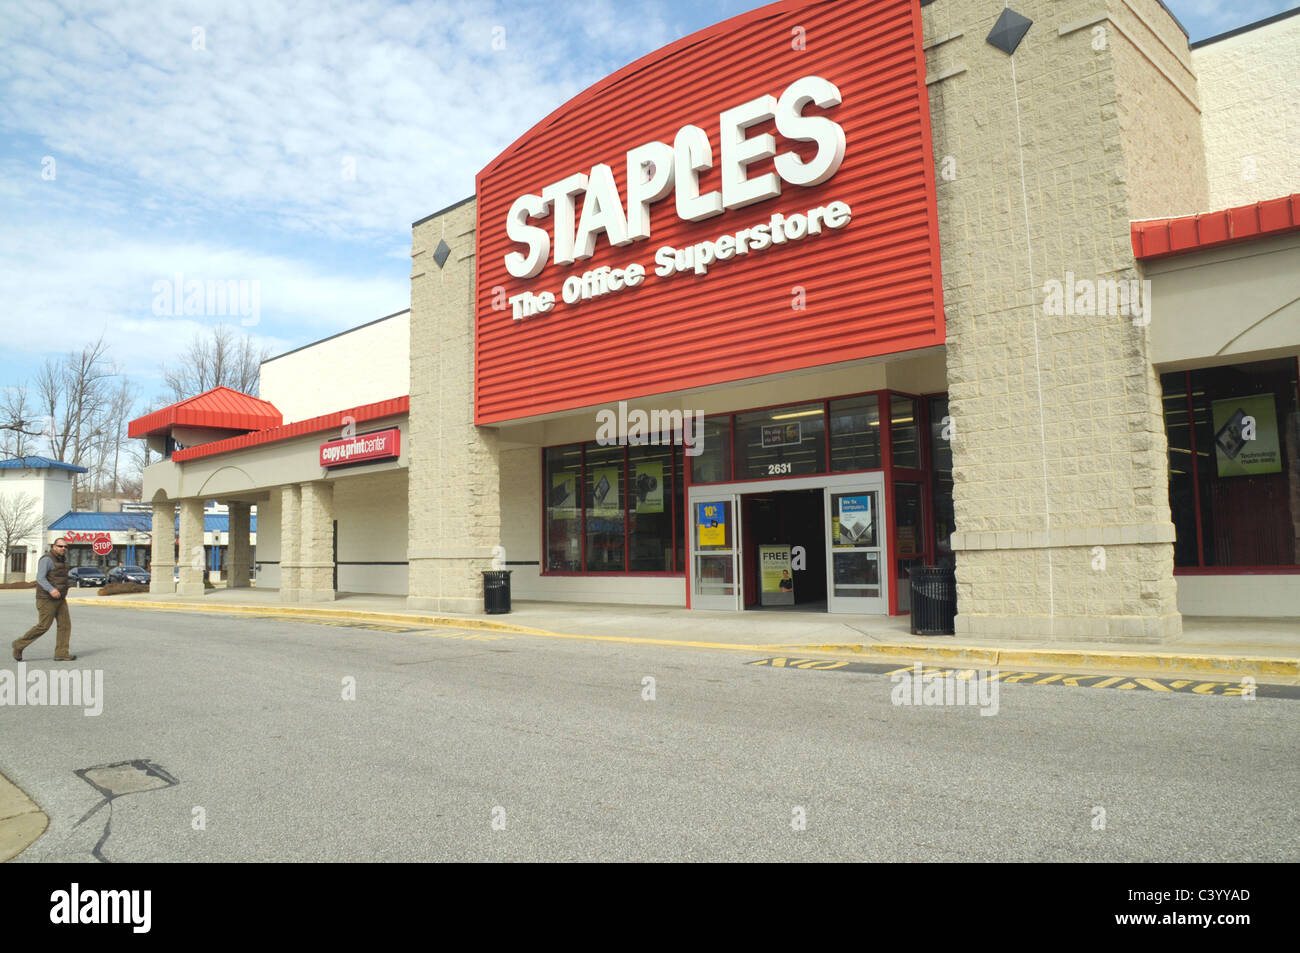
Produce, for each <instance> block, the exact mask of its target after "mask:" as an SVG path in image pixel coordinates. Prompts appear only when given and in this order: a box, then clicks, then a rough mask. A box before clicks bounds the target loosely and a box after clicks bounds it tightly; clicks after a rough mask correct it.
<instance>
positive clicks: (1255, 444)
mask: <svg viewBox="0 0 1300 953" xmlns="http://www.w3.org/2000/svg"><path fill="white" fill-rule="evenodd" d="M1210 406H1211V409H1212V411H1213V416H1214V459H1215V462H1216V463H1217V464H1218V468H1219V476H1221V477H1231V476H1253V475H1256V474H1263V473H1281V472H1282V453H1281V450H1280V448H1279V445H1278V439H1277V409H1276V405H1275V404H1274V401H1273V395H1272V394H1255V395H1253V396H1250V397H1230V398H1228V399H1227V400H1216V401H1214V403H1213V404H1211V405H1210Z"/></svg>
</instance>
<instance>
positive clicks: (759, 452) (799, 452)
mask: <svg viewBox="0 0 1300 953" xmlns="http://www.w3.org/2000/svg"><path fill="white" fill-rule="evenodd" d="M825 472H826V415H825V411H824V410H823V408H822V405H821V404H819V403H818V404H802V405H796V406H794V407H778V408H775V409H773V410H760V411H758V412H756V413H752V414H737V415H736V478H737V479H751V480H752V479H759V478H762V477H773V476H794V475H797V474H807V473H825Z"/></svg>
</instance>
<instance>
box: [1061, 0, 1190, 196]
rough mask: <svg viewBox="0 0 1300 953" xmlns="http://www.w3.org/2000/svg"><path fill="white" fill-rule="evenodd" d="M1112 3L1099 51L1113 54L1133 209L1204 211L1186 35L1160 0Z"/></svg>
mask: <svg viewBox="0 0 1300 953" xmlns="http://www.w3.org/2000/svg"><path fill="white" fill-rule="evenodd" d="M1107 7H1108V11H1107V12H1108V16H1109V19H1108V20H1107V21H1106V22H1105V23H1104V24H1103V26H1104V29H1105V48H1106V49H1105V50H1103V51H1095V50H1094V52H1096V53H1097V54H1098V57H1100V58H1104V57H1105V54H1106V51H1109V54H1110V57H1111V59H1112V61H1113V67H1112V68H1113V73H1114V79H1115V91H1116V94H1117V95H1116V115H1117V118H1118V120H1119V127H1120V136H1121V138H1122V141H1123V148H1124V151H1123V155H1124V172H1125V186H1126V188H1125V193H1126V196H1127V204H1128V215H1129V217H1130V218H1133V219H1142V218H1160V217H1164V216H1173V215H1189V214H1191V213H1193V212H1200V211H1204V210H1205V209H1206V208H1207V207H1208V206H1207V204H1206V203H1207V202H1208V201H1209V188H1208V185H1207V182H1206V177H1205V147H1204V144H1203V142H1202V139H1201V106H1200V93H1199V91H1198V88H1197V77H1196V74H1195V72H1193V68H1192V56H1191V51H1190V50H1189V49H1188V46H1187V34H1185V33H1183V31H1182V30H1181V29H1180V28H1179V27H1178V24H1176V23H1175V22H1174V21H1173V18H1172V17H1170V16H1169V15H1168V14H1167V13H1165V12H1164V10H1163V9H1162V8H1161V6H1160V4H1159V3H1157V2H1156V0H1108V4H1107ZM1088 32H1089V33H1090V32H1091V31H1088ZM1066 39H1068V37H1067V38H1066ZM1094 45H1095V44H1094V43H1093V42H1092V38H1091V35H1090V38H1089V46H1094Z"/></svg>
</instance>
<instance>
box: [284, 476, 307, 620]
mask: <svg viewBox="0 0 1300 953" xmlns="http://www.w3.org/2000/svg"><path fill="white" fill-rule="evenodd" d="M301 524H302V488H301V487H299V486H298V485H297V484H296V483H295V484H294V485H293V486H286V487H284V488H283V489H281V490H280V601H281V602H297V601H298V589H299V567H298V564H299V563H300V562H301V561H302V538H301V536H302V534H301V531H300V530H299V527H300V526H301Z"/></svg>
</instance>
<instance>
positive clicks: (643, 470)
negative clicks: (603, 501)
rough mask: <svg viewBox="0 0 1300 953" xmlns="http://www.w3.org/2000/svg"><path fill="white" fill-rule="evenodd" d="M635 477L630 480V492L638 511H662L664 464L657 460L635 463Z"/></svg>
mask: <svg viewBox="0 0 1300 953" xmlns="http://www.w3.org/2000/svg"><path fill="white" fill-rule="evenodd" d="M635 473H636V477H635V478H634V479H633V480H632V494H630V495H635V497H636V511H637V512H638V513H662V512H663V511H664V465H663V463H662V462H661V461H658V460H648V461H645V462H643V463H638V464H636V468H635Z"/></svg>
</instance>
